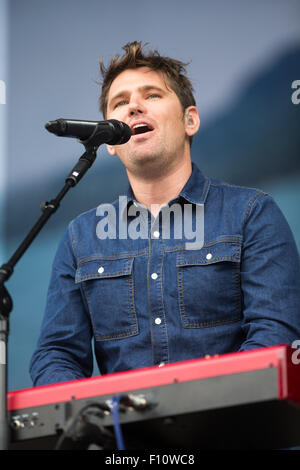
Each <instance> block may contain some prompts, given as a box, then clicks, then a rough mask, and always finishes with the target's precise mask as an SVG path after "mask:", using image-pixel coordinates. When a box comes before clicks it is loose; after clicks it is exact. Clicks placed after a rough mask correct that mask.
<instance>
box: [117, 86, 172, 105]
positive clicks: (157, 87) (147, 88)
mask: <svg viewBox="0 0 300 470" xmlns="http://www.w3.org/2000/svg"><path fill="white" fill-rule="evenodd" d="M150 90H156V91H159V92H160V93H166V91H165V90H163V89H162V88H160V87H159V86H156V85H143V86H141V87H139V88H138V91H141V92H145V91H150ZM128 93H129V92H128V90H122V91H119V92H118V93H117V94H116V95H114V96H113V97H112V98H111V99H110V100H109V102H108V106H111V105H112V104H113V103H114V102H115V101H116V100H117V99H118V98H123V97H124V96H126V95H128Z"/></svg>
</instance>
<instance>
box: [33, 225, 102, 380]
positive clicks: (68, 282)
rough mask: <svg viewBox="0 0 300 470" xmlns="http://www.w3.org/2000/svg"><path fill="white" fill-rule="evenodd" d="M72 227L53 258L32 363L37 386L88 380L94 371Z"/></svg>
mask: <svg viewBox="0 0 300 470" xmlns="http://www.w3.org/2000/svg"><path fill="white" fill-rule="evenodd" d="M70 227H71V225H70V226H69V227H68V229H67V230H66V232H65V233H64V236H63V238H62V240H61V242H60V244H59V247H58V250H57V252H56V256H55V258H54V262H53V267H52V273H51V279H50V284H49V288H48V294H47V302H46V309H45V314H44V318H43V322H42V326H41V332H40V336H39V339H38V344H37V347H36V350H35V351H34V354H33V356H32V359H31V363H30V375H31V378H32V381H33V385H34V386H36V385H45V384H50V383H56V382H64V381H69V380H76V379H79V378H84V377H89V376H90V375H91V374H92V370H93V353H92V346H91V338H92V328H91V323H90V317H89V313H88V310H87V307H86V305H85V303H84V300H83V297H82V295H81V290H80V287H79V286H78V284H75V272H76V258H75V256H74V252H73V249H72V243H71V236H70V230H71V228H70Z"/></svg>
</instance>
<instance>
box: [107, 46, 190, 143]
mask: <svg viewBox="0 0 300 470" xmlns="http://www.w3.org/2000/svg"><path fill="white" fill-rule="evenodd" d="M146 45H147V44H145V45H144V46H143V45H142V43H141V42H138V41H134V42H130V43H128V44H126V45H125V46H124V47H123V50H124V51H125V54H124V55H123V56H122V57H120V56H119V55H115V56H113V57H112V58H111V61H110V64H109V65H108V67H105V66H104V62H103V59H102V58H101V59H100V61H99V63H100V72H101V74H102V77H103V82H102V92H101V96H100V98H99V107H100V111H101V112H102V114H103V116H104V119H106V115H107V99H108V93H109V89H110V87H111V84H112V82H113V81H114V79H115V78H116V77H117V76H118V75H119V74H120V73H122V72H124V71H125V70H127V69H136V68H139V67H148V68H150V69H151V70H157V71H160V72H161V73H162V74H163V76H164V77H165V78H166V79H167V82H168V84H169V86H170V88H171V89H172V90H173V91H174V92H175V93H176V95H177V96H178V98H179V101H180V103H181V106H182V110H183V112H184V111H185V109H186V108H187V107H188V106H195V105H196V101H195V98H194V95H193V92H194V90H193V86H192V84H191V81H190V80H189V78H188V77H187V73H186V66H187V65H188V64H185V63H183V62H181V61H179V60H176V59H171V58H170V57H163V56H161V55H160V54H159V52H157V51H156V50H154V51H152V50H150V51H149V52H148V53H147V54H145V53H144V51H143V49H144V47H145V46H146ZM191 141H192V139H191V138H190V142H191Z"/></svg>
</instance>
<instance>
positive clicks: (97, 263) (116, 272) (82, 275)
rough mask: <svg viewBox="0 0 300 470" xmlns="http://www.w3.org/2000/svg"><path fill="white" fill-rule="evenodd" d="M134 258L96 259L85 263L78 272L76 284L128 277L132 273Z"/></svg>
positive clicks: (82, 263)
mask: <svg viewBox="0 0 300 470" xmlns="http://www.w3.org/2000/svg"><path fill="white" fill-rule="evenodd" d="M133 259H134V258H129V259H128V258H122V259H99V258H97V259H94V260H88V261H83V262H81V264H80V265H79V267H78V269H77V270H76V276H75V282H76V283H78V282H82V281H86V280H89V279H105V278H110V277H120V276H127V275H129V274H131V272H132V266H133Z"/></svg>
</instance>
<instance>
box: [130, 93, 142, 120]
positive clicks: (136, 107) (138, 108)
mask: <svg viewBox="0 0 300 470" xmlns="http://www.w3.org/2000/svg"><path fill="white" fill-rule="evenodd" d="M128 113H129V115H130V116H134V115H136V114H144V113H145V106H144V105H143V103H142V100H141V98H140V97H138V96H137V95H134V96H133V95H132V96H131V98H130V101H129V105H128Z"/></svg>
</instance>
